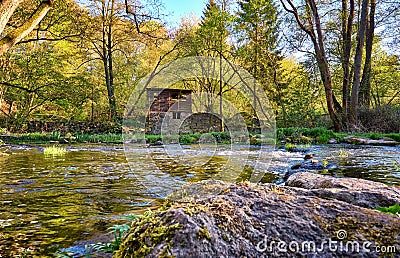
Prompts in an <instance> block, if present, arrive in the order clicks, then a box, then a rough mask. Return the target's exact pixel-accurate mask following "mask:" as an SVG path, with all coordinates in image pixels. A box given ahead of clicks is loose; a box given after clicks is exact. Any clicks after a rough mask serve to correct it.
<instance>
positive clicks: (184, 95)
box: [180, 94, 187, 102]
mask: <svg viewBox="0 0 400 258" xmlns="http://www.w3.org/2000/svg"><path fill="white" fill-rule="evenodd" d="M186 98H187V96H186V94H182V95H181V99H180V101H182V102H185V101H186Z"/></svg>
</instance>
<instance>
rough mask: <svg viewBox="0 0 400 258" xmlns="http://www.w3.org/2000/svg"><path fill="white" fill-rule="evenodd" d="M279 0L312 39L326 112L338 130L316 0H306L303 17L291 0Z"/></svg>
mask: <svg viewBox="0 0 400 258" xmlns="http://www.w3.org/2000/svg"><path fill="white" fill-rule="evenodd" d="M280 1H281V3H282V6H283V8H284V9H285V10H286V11H287V12H288V13H291V14H292V15H293V16H294V18H295V19H296V22H297V24H298V25H299V26H300V28H301V30H302V31H304V32H305V33H306V34H307V35H308V37H309V38H310V40H311V41H312V44H313V48H314V53H315V56H316V60H317V63H318V68H319V72H320V76H321V80H322V83H323V85H324V89H325V96H326V104H327V108H328V113H329V116H330V118H331V120H332V123H333V127H334V129H335V131H340V130H341V124H340V121H339V117H338V108H337V107H335V102H337V100H336V98H335V96H334V94H333V90H332V78H331V72H330V69H329V63H328V59H327V54H326V51H325V43H324V40H325V39H324V33H323V28H322V24H321V18H320V14H319V12H318V9H317V5H316V2H315V1H314V0H306V8H305V17H304V16H301V15H300V14H299V12H298V8H297V7H296V6H295V5H294V4H293V2H292V1H291V0H280ZM302 17H304V18H302Z"/></svg>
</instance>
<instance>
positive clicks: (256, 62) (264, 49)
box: [235, 0, 279, 107]
mask: <svg viewBox="0 0 400 258" xmlns="http://www.w3.org/2000/svg"><path fill="white" fill-rule="evenodd" d="M239 7H240V10H239V11H238V13H237V17H236V20H235V23H236V32H237V34H238V40H239V44H240V45H239V48H238V51H237V54H238V55H239V58H240V59H241V64H242V66H243V67H246V68H247V69H248V70H249V71H250V73H251V74H252V75H253V76H254V78H255V79H257V81H258V82H260V83H261V84H262V85H264V86H265V85H268V84H269V85H276V86H277V87H278V90H279V85H277V80H276V78H277V75H276V73H277V69H278V61H279V57H278V55H276V54H275V51H276V47H277V42H278V40H277V38H278V35H277V31H278V19H277V13H278V10H277V7H276V6H275V4H274V3H273V1H270V0H245V1H241V2H239ZM271 82H272V83H271ZM253 90H254V91H255V89H253ZM265 90H267V92H268V93H271V92H272V91H273V89H272V88H271V87H269V88H266V89H265ZM269 95H270V96H271V94H269ZM253 105H254V107H255V106H256V101H255V100H254V103H253Z"/></svg>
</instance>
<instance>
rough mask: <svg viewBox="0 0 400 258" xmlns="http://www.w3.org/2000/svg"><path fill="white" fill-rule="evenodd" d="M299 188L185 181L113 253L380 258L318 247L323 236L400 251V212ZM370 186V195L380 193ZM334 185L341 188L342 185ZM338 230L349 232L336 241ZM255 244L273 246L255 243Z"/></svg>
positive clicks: (342, 189) (137, 223)
mask: <svg viewBox="0 0 400 258" xmlns="http://www.w3.org/2000/svg"><path fill="white" fill-rule="evenodd" d="M308 174H310V173H308ZM298 178H300V177H298ZM315 180H317V179H315ZM318 180H322V181H323V180H325V181H323V182H325V183H321V184H320V185H321V186H323V185H326V186H327V187H330V188H329V189H335V188H332V187H335V186H340V185H341V184H339V183H338V182H330V183H329V184H326V182H329V180H330V178H329V177H327V176H322V177H320V178H319V179H318ZM344 180H345V179H344ZM322 181H321V182H322ZM292 182H293V183H294V180H292ZM314 183H315V182H314ZM362 183H366V182H362ZM345 184H346V183H343V185H345ZM314 185H316V184H314ZM371 185H374V183H371ZM296 186H297V187H289V186H276V185H273V184H265V185H255V184H251V183H240V184H228V183H223V182H220V181H206V182H200V183H194V184H190V185H187V186H185V187H183V188H182V189H181V190H180V191H178V192H176V193H174V194H173V195H171V196H170V201H169V202H168V205H167V206H165V207H164V208H163V209H162V210H160V211H159V212H155V213H153V214H152V215H149V216H144V217H143V218H141V219H140V220H138V221H137V222H135V224H134V225H133V226H132V229H131V230H130V232H129V233H128V234H127V236H126V237H125V239H124V241H123V244H122V245H121V249H120V250H119V251H118V252H117V254H116V257H294V256H296V257H351V256H354V255H356V256H357V257H378V253H374V252H366V251H362V250H361V251H359V252H358V253H354V252H350V251H349V250H337V251H335V252H332V250H330V249H329V247H328V245H325V246H321V243H323V242H324V241H328V240H332V241H344V244H346V242H347V241H358V242H359V243H360V245H362V243H363V242H365V241H368V242H371V245H372V246H376V245H381V246H383V245H385V246H393V247H395V248H396V249H397V252H398V251H399V250H400V249H399V248H400V245H399V239H400V219H399V218H398V217H397V216H393V215H390V214H385V213H381V212H378V211H376V210H373V209H368V208H365V207H361V206H362V205H361V206H359V205H357V202H355V203H348V202H344V201H341V200H335V199H334V198H335V195H333V197H329V198H328V197H327V196H326V195H320V196H318V195H317V194H313V193H312V191H315V189H305V188H299V186H300V187H301V184H298V185H296ZM373 188H374V187H373V186H372V187H370V189H371V195H373V194H374V193H378V192H377V191H375V192H374V189H373ZM338 189H339V190H340V191H346V188H345V187H342V188H336V190H337V191H339V190H338ZM354 191H356V190H354ZM363 191H364V192H365V191H366V189H364V190H363ZM391 194H394V195H396V194H398V192H396V191H393V192H391ZM399 196H400V194H398V196H397V197H396V198H399ZM392 198H394V199H392V200H396V199H395V197H393V196H392ZM339 231H345V232H346V235H347V237H346V238H344V239H341V238H338V232H339ZM311 242H312V243H315V244H316V245H317V246H316V248H321V247H322V248H321V249H320V250H292V249H290V248H288V246H289V244H290V243H298V244H301V243H311ZM260 243H261V244H262V245H263V246H264V247H266V246H267V247H271V248H260V247H261V246H260ZM273 243H275V245H272V246H271V244H273ZM277 243H286V249H285V250H282V249H279V248H277ZM393 255H394V254H393Z"/></svg>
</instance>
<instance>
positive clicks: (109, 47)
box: [107, 1, 117, 121]
mask: <svg viewBox="0 0 400 258" xmlns="http://www.w3.org/2000/svg"><path fill="white" fill-rule="evenodd" d="M111 8H112V9H111V17H110V19H109V25H108V32H107V34H108V35H107V52H108V54H107V55H108V70H109V80H110V82H109V88H108V98H109V103H110V112H111V120H112V121H116V120H117V107H116V104H115V94H114V71H113V55H112V47H113V46H112V19H113V10H114V1H112V4H111Z"/></svg>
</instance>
